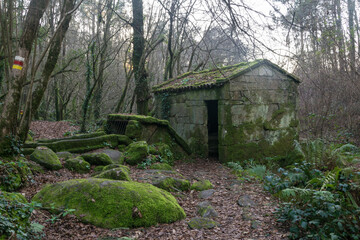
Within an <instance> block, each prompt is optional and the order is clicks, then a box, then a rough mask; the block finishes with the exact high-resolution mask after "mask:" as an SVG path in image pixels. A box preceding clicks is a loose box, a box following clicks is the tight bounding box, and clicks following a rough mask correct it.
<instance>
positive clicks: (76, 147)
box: [38, 134, 132, 153]
mask: <svg viewBox="0 0 360 240" xmlns="http://www.w3.org/2000/svg"><path fill="white" fill-rule="evenodd" d="M131 142H132V140H131V139H130V138H129V137H127V136H125V135H117V134H109V135H101V136H98V137H93V138H81V139H63V140H56V141H54V142H50V143H49V142H39V144H38V145H41V146H47V147H49V148H51V149H52V150H54V151H55V152H63V151H67V152H71V153H84V152H88V151H91V150H94V149H98V148H104V147H111V148H115V147H117V146H118V145H119V144H125V145H128V144H130V143H131Z"/></svg>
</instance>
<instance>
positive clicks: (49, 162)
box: [30, 146, 62, 170]
mask: <svg viewBox="0 0 360 240" xmlns="http://www.w3.org/2000/svg"><path fill="white" fill-rule="evenodd" d="M30 160H32V161H34V162H36V163H38V164H40V165H41V166H43V167H45V168H47V169H50V170H59V169H60V168H62V165H61V162H60V160H59V158H58V156H57V155H56V153H54V152H53V151H52V150H51V149H50V148H47V147H43V146H41V147H37V148H36V149H35V151H34V152H33V153H32V154H31V155H30Z"/></svg>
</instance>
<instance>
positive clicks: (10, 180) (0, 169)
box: [0, 158, 32, 192]
mask: <svg viewBox="0 0 360 240" xmlns="http://www.w3.org/2000/svg"><path fill="white" fill-rule="evenodd" d="M26 163H27V161H26V159H24V158H19V159H16V158H6V159H1V158H0V189H1V190H4V191H9V192H11V191H15V190H17V189H19V188H20V187H22V186H24V185H25V184H26V183H27V181H28V180H29V178H30V177H31V175H32V172H31V170H30V168H29V167H28V165H27V164H26Z"/></svg>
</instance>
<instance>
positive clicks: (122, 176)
mask: <svg viewBox="0 0 360 240" xmlns="http://www.w3.org/2000/svg"><path fill="white" fill-rule="evenodd" d="M129 174H130V170H129V168H128V167H126V166H119V167H116V168H111V169H108V170H105V168H104V170H103V171H102V172H101V173H100V174H98V175H96V176H94V177H95V178H106V179H112V180H122V181H131V178H130V176H129Z"/></svg>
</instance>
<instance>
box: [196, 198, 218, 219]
mask: <svg viewBox="0 0 360 240" xmlns="http://www.w3.org/2000/svg"><path fill="white" fill-rule="evenodd" d="M196 208H197V210H196V211H197V214H199V215H200V216H201V217H204V218H212V217H217V216H218V213H217V212H216V211H215V209H214V208H213V207H212V206H211V205H210V203H209V202H201V203H199V204H198V205H197V206H196Z"/></svg>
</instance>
